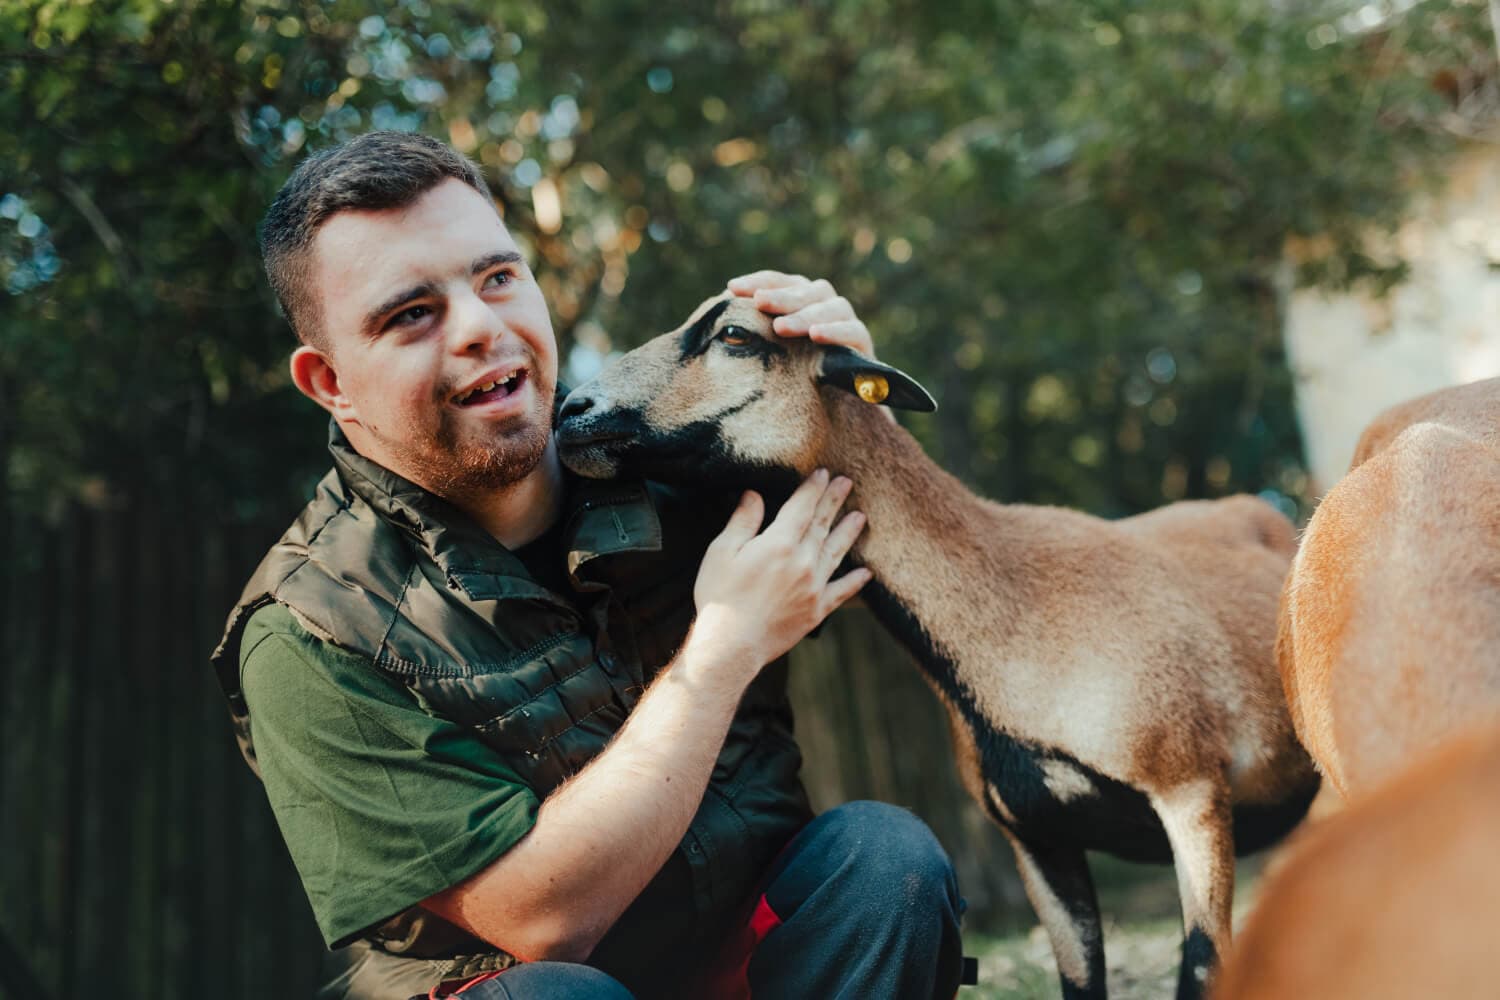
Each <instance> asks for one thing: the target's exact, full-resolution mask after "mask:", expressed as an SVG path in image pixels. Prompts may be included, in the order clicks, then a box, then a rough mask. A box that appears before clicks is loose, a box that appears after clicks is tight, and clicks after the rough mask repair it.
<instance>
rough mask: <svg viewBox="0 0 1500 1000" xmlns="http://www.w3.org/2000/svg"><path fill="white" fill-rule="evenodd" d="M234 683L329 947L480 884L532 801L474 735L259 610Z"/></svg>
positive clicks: (279, 611)
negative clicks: (461, 886)
mask: <svg viewBox="0 0 1500 1000" xmlns="http://www.w3.org/2000/svg"><path fill="white" fill-rule="evenodd" d="M240 648H241V649H242V650H243V651H244V652H243V654H242V655H241V657H240V684H241V686H242V688H243V690H244V694H245V701H246V703H247V704H248V705H249V708H250V728H251V734H252V738H253V739H254V741H255V747H256V757H257V760H258V763H259V765H260V773H261V778H262V779H263V781H264V782H265V787H266V795H267V797H268V798H269V799H270V800H271V809H272V811H273V812H274V813H275V815H276V822H277V824H278V825H279V826H280V827H281V833H282V836H283V837H284V838H285V839H286V844H287V849H288V850H289V851H290V852H291V855H292V861H293V862H294V863H295V864H296V866H297V871H298V873H299V874H300V875H301V877H302V885H303V887H304V888H305V889H306V891H307V898H308V900H309V902H311V903H312V909H313V915H314V916H315V917H316V919H317V922H318V927H319V929H320V930H321V931H322V932H323V938H324V940H325V941H326V942H327V943H328V945H329V947H339V946H341V945H343V944H346V943H348V942H349V941H350V940H352V939H353V938H355V937H358V936H359V935H360V933H361V932H363V931H365V930H366V929H368V928H370V927H372V926H375V925H377V924H380V923H382V922H384V921H385V920H387V919H389V918H390V917H392V916H395V915H396V914H397V913H400V912H401V911H403V910H405V909H407V908H408V907H410V906H412V905H414V904H416V903H418V902H421V901H422V900H423V899H426V898H427V897H429V896H431V895H433V894H434V893H437V892H440V891H442V890H443V889H446V888H448V887H449V886H452V885H454V884H455V883H457V882H460V881H462V880H463V879H465V878H467V877H468V876H470V875H472V874H474V873H475V872H478V871H479V870H480V869H482V868H484V867H485V866H486V865H488V864H489V863H490V862H492V861H494V860H495V859H496V858H498V857H499V856H500V855H501V854H503V853H505V851H507V850H508V849H509V848H510V847H511V846H512V845H514V844H515V843H516V842H517V841H518V840H520V839H521V838H522V837H524V836H525V835H526V833H527V831H529V830H530V829H531V827H532V824H533V823H535V821H536V812H537V807H538V805H539V801H538V799H537V797H536V795H535V794H534V793H533V792H532V791H531V790H530V789H529V788H527V787H526V786H525V785H523V784H522V783H521V781H520V779H519V777H518V776H517V775H516V773H515V772H514V771H512V770H511V769H509V768H507V767H506V766H505V765H504V764H503V763H502V762H501V759H500V758H499V756H498V755H496V754H495V752H494V751H493V750H491V749H489V748H488V747H487V746H485V745H484V744H483V743H482V742H480V740H479V739H478V737H476V736H475V735H474V734H473V733H472V732H471V731H469V730H467V729H465V728H464V727H462V726H459V725H457V724H455V723H453V722H449V721H447V720H446V719H440V718H436V717H434V716H432V715H429V714H428V713H427V712H425V711H423V709H422V708H421V707H420V706H419V705H418V703H417V700H416V698H415V696H414V695H413V694H412V693H411V692H410V691H409V690H407V688H406V687H404V686H403V685H402V684H401V683H399V682H398V681H396V680H394V679H392V678H391V677H389V676H388V675H386V674H385V673H383V672H382V671H380V670H379V669H378V668H376V667H375V666H374V665H373V664H372V663H371V662H370V660H369V659H367V658H366V657H363V656H360V655H358V654H356V653H350V652H348V651H346V650H342V649H339V648H338V647H336V646H333V645H331V644H329V643H326V642H323V641H322V640H320V639H318V638H316V637H315V636H313V635H311V634H309V633H308V632H307V631H306V630H305V629H303V628H302V627H301V626H300V625H298V624H297V621H296V619H295V618H294V617H293V616H292V614H291V612H290V611H288V610H287V609H286V608H284V607H282V606H281V605H270V606H267V607H265V608H262V609H261V610H259V611H257V612H256V613H255V614H254V616H253V617H251V619H250V621H249V623H248V624H247V625H246V628H245V635H244V641H243V643H242V645H241V647H240Z"/></svg>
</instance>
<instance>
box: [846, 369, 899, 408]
mask: <svg viewBox="0 0 1500 1000" xmlns="http://www.w3.org/2000/svg"><path fill="white" fill-rule="evenodd" d="M854 391H855V392H857V393H859V398H860V399H863V400H864V401H865V402H866V403H884V402H885V397H887V396H889V395H890V394H891V384H890V383H889V382H887V381H886V380H885V376H884V375H856V376H854Z"/></svg>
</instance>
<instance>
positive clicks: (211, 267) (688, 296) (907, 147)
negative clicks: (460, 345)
mask: <svg viewBox="0 0 1500 1000" xmlns="http://www.w3.org/2000/svg"><path fill="white" fill-rule="evenodd" d="M1367 10H1369V11H1377V10H1378V9H1377V8H1375V7H1370V8H1359V9H1355V8H1346V7H1343V6H1329V5H1324V4H1318V5H1311V6H1308V5H1301V6H1299V5H1284V4H1281V5H1273V4H1254V3H1250V4H1247V3H1242V2H1239V0H1193V2H1188V3H1181V4H1170V5H1167V4H1146V3H1140V2H1135V0H1097V2H1091V3H1079V2H1053V3H1037V2H1024V0H993V2H990V3H974V2H957V3H952V4H921V3H916V2H900V0H874V2H854V0H822V2H816V3H805V4H792V3H788V2H783V0H720V2H717V3H715V4H712V5H696V6H691V7H689V6H683V7H681V9H677V8H675V7H674V5H660V4H647V3H644V2H639V0H590V2H582V0H571V2H553V3H545V4H544V3H541V2H504V3H482V4H481V3H467V2H455V3H438V2H435V0H434V2H428V0H404V2H401V3H395V4H390V5H378V6H373V5H366V4H361V3H356V2H353V0H328V2H314V0H252V2H244V3H240V2H231V0H92V2H73V0H20V2H15V0H12V2H11V3H8V4H6V5H4V6H3V7H0V73H3V74H4V76H5V93H6V97H5V98H4V100H3V103H0V163H4V164H5V165H6V166H5V167H4V168H3V169H4V173H3V174H0V198H3V199H4V200H0V283H3V284H4V285H5V286H6V292H7V295H6V300H5V308H4V312H3V315H0V338H3V339H0V447H3V448H4V449H5V450H6V451H7V452H8V455H7V456H5V457H6V465H5V468H6V474H7V480H8V486H9V491H10V494H11V495H12V496H14V497H17V498H18V499H19V502H20V504H21V505H22V506H24V507H28V508H39V507H43V506H45V505H47V504H49V503H53V502H55V501H57V500H59V499H62V498H66V497H72V496H78V495H83V496H91V497H95V498H108V497H110V496H115V495H120V494H122V493H130V494H144V495H148V496H150V495H168V494H172V495H178V496H186V497H190V498H192V499H193V500H194V501H195V502H198V503H202V504H209V505H217V506H219V507H222V508H223V509H224V510H226V511H228V512H230V513H232V514H242V515H248V514H251V513H254V512H255V511H257V510H261V509H265V508H267V507H269V508H271V509H287V510H290V509H292V508H293V507H294V505H295V498H296V496H297V495H299V494H300V493H301V492H302V491H303V490H304V489H305V488H306V486H307V484H308V482H309V481H310V480H311V478H312V477H313V476H314V475H315V474H316V473H317V471H318V470H319V469H320V468H321V467H322V466H323V465H324V460H323V458H322V457H321V455H320V444H321V431H320V426H321V421H320V419H319V418H318V416H317V415H316V414H315V412H314V411H313V410H312V408H311V406H310V405H309V404H304V403H302V402H301V401H300V400H299V399H298V398H296V397H295V393H294V392H293V391H292V390H291V389H290V387H289V385H288V383H287V379H286V376H285V374H284V368H285V364H284V360H285V355H286V353H287V352H288V349H289V347H290V334H289V332H288V331H287V330H286V327H285V324H284V323H283V322H282V321H281V320H280V319H279V318H278V317H277V316H276V314H275V311H274V304H273V302H272V300H271V297H270V294H269V292H268V290H267V289H266V287H265V285H264V280H263V278H262V276H261V274H260V271H259V261H258V255H257V252H256V248H255V240H254V230H255V225H256V223H257V221H258V219H259V217H260V215H261V213H262V212H263V210H264V208H265V206H266V204H267V203H268V202H269V200H270V197H271V195H272V194H273V193H274V191H275V190H276V188H277V187H278V185H279V184H280V182H281V180H282V179H283V178H284V177H285V175H286V173H287V172H288V171H289V170H290V168H291V166H292V165H293V164H294V163H295V162H296V160H297V158H298V157H299V156H300V155H302V153H303V152H304V151H305V150H306V149H308V148H313V147H321V146H324V145H327V144H329V143H332V142H335V141H338V140H339V139H341V138H344V137H347V136H349V135H353V134H356V133H358V132H361V131H364V130H366V129H369V128H415V129H422V130H425V131H429V132H432V133H434V134H437V135H440V136H443V137H445V138H447V139H449V140H450V141H451V142H453V143H454V144H455V145H456V146H458V147H459V148H460V149H462V150H464V151H466V152H469V153H471V154H472V155H474V156H475V157H476V158H477V159H478V160H479V161H480V162H481V163H482V164H483V166H484V167H485V170H486V173H487V175H488V176H489V178H490V180H491V183H492V185H493V186H494V188H495V192H496V195H497V199H498V201H499V202H500V204H501V205H502V206H503V209H504V211H505V214H506V219H507V222H508V223H509V224H510V226H511V227H512V229H513V230H514V231H515V232H516V233H517V236H518V238H519V239H520V240H521V242H522V244H523V246H525V247H526V248H527V249H528V250H530V251H531V252H532V254H533V258H534V261H535V267H536V270H537V273H538V275H539V278H540V280H541V281H542V282H543V283H544V286H545V288H546V291H547V294H548V298H549V301H550V302H551V303H552V306H553V310H554V317H555V320H556V324H557V328H558V332H559V337H560V339H561V340H562V342H563V345H564V349H565V350H567V349H569V348H572V349H573V355H572V358H573V362H574V374H575V376H577V375H585V374H587V373H588V371H589V370H590V367H591V365H596V364H597V362H598V360H599V358H600V357H601V356H603V355H605V354H607V353H608V352H609V351H610V350H613V349H621V348H625V347H628V346H631V345H634V344H636V343H639V342H640V341H642V340H644V339H645V338H646V337H647V336H649V335H651V334H653V333H655V332H658V331H660V330H663V329H667V328H669V327H670V326H672V325H675V323H676V322H678V321H679V320H680V318H681V317H683V316H684V315H686V313H687V312H688V310H689V309H690V308H691V307H692V305H694V304H695V303H696V302H697V301H698V300H699V299H701V298H702V297H703V296H705V295H707V294H710V293H712V292H713V291H714V290H715V289H717V288H719V287H721V285H722V282H723V281H724V280H725V279H726V278H728V277H729V276H731V275H733V274H736V273H741V272H744V271H748V270H752V269H755V268H758V267H776V268H780V269H784V270H791V271H799V272H802V273H806V274H810V275H822V276H826V277H828V278H829V279H830V280H832V281H833V282H834V283H835V285H836V286H837V287H839V289H840V290H841V291H843V292H844V293H845V294H846V295H847V296H848V297H849V298H850V299H851V301H853V302H854V304H855V306H856V308H858V309H859V310H860V312H861V314H862V315H863V316H864V317H865V318H866V320H867V322H868V323H869V324H870V326H871V327H872V329H873V330H874V332H875V335H876V342H877V345H878V346H879V349H880V352H881V354H882V356H883V357H885V358H887V359H889V360H891V361H892V362H894V363H896V364H899V365H901V366H903V367H905V368H906V369H908V370H910V371H911V372H912V373H913V374H914V375H916V376H917V377H918V378H920V379H921V380H922V381H924V382H925V383H927V384H928V385H929V386H931V387H932V388H933V390H934V391H935V393H936V394H937V395H938V396H939V398H940V401H941V403H942V406H943V409H942V410H941V411H940V413H939V414H938V415H937V417H935V418H924V419H922V420H920V421H913V422H912V426H913V427H914V428H915V430H916V431H917V433H919V434H920V435H921V436H923V438H924V440H925V442H926V443H927V445H928V446H929V448H930V449H931V450H932V451H933V452H934V453H935V455H936V456H937V457H938V458H939V459H940V460H941V461H943V462H944V463H945V464H947V465H948V466H949V467H951V468H953V469H955V470H956V471H958V472H959V473H960V474H962V475H963V476H965V477H966V478H967V479H968V480H970V481H971V482H972V483H974V484H975V485H976V486H978V487H980V488H982V489H984V490H986V491H988V492H990V493H991V494H993V495H998V496H1002V497H1006V498H1011V499H1036V500H1042V501H1050V502H1067V503H1073V504H1078V505H1081V506H1084V507H1088V508H1091V509H1094V510H1098V511H1101V512H1107V513H1123V512H1127V511H1131V510H1136V509H1141V508H1144V507H1148V506H1151V505H1154V504H1156V503H1159V502H1161V500H1162V499H1164V498H1174V497H1177V496H1182V495H1211V494H1216V493H1221V492H1227V491H1230V490H1236V489H1252V490H1261V489H1267V488H1270V489H1275V490H1279V491H1281V492H1283V493H1286V494H1290V495H1293V496H1296V495H1297V494H1298V493H1299V492H1300V490H1301V488H1302V486H1301V484H1302V482H1303V481H1304V479H1305V477H1303V476H1302V475H1301V472H1300V465H1299V447H1298V443H1297V437H1296V429H1295V421H1294V418H1293V414H1292V407H1291V398H1290V389H1289V376H1288V374H1287V372H1286V369H1285V365H1284V364H1283V361H1282V356H1281V348H1280V336H1279V335H1280V315H1279V305H1278V276H1279V275H1280V274H1281V273H1282V269H1283V267H1284V264H1283V260H1284V254H1283V248H1284V246H1285V243H1286V240H1287V238H1288V237H1294V236H1295V237H1306V238H1316V239H1317V240H1318V242H1319V246H1321V247H1323V248H1325V252H1323V253H1321V254H1320V255H1319V257H1318V258H1317V260H1316V262H1315V264H1314V265H1311V266H1309V267H1308V268H1307V269H1306V272H1305V273H1304V274H1303V275H1302V278H1303V279H1304V280H1308V281H1314V282H1318V283H1322V284H1327V285H1330V286H1338V285H1342V284H1348V283H1350V282H1353V281H1359V280H1374V281H1376V282H1385V283H1389V282H1391V281H1394V280H1398V279H1399V277H1400V274H1401V271H1400V264H1399V262H1391V261H1381V262H1376V261H1375V260H1373V259H1372V258H1371V257H1370V256H1369V255H1367V254H1366V253H1365V252H1364V246H1365V241H1366V239H1367V237H1368V235H1369V234H1370V233H1379V232H1382V231H1386V230H1389V229H1390V228H1391V227H1392V226H1393V225H1394V224H1395V222H1396V221H1397V220H1398V219H1399V218H1400V216H1401V213H1402V211H1403V209H1404V207H1405V204H1406V200H1407V198H1408V196H1409V195H1410V194H1411V193H1412V192H1413V191H1414V190H1417V189H1418V188H1419V187H1420V185H1421V183H1423V182H1424V179H1425V178H1430V177H1432V176H1433V175H1434V169H1435V168H1436V167H1437V166H1439V165H1440V164H1441V162H1442V156H1443V155H1444V153H1445V152H1446V151H1447V150H1448V149H1449V148H1450V146H1451V143H1452V141H1453V140H1452V139H1451V138H1450V137H1448V136H1447V135H1446V134H1445V133H1443V132H1442V131H1441V130H1440V129H1438V128H1437V127H1436V123H1438V122H1439V121H1440V120H1441V117H1442V115H1443V114H1444V113H1445V112H1446V111H1447V110H1448V108H1447V105H1446V104H1445V100H1446V98H1445V95H1444V94H1443V92H1442V91H1441V89H1439V88H1434V87H1433V86H1432V85H1431V81H1432V80H1433V79H1434V77H1435V76H1436V75H1438V74H1442V73H1449V74H1472V73H1473V72H1474V71H1475V68H1476V67H1479V68H1483V67H1486V66H1487V65H1488V62H1489V61H1492V59H1493V50H1492V48H1491V46H1492V44H1493V40H1492V38H1491V37H1490V36H1489V34H1488V25H1487V21H1486V17H1485V12H1484V8H1483V6H1482V5H1481V4H1477V3H1468V4H1463V3H1459V4H1454V5H1425V6H1419V7H1417V8H1415V9H1413V10H1410V11H1407V12H1406V13H1404V14H1401V15H1399V16H1396V15H1392V16H1391V17H1390V18H1389V19H1388V20H1385V21H1380V20H1379V18H1370V16H1369V15H1368V14H1367V13H1365V11H1367Z"/></svg>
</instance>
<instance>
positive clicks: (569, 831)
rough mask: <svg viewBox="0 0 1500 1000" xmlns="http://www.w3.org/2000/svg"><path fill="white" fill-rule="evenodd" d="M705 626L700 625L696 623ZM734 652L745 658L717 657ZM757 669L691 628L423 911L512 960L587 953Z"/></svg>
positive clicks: (643, 880) (706, 763)
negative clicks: (493, 847)
mask: <svg viewBox="0 0 1500 1000" xmlns="http://www.w3.org/2000/svg"><path fill="white" fill-rule="evenodd" d="M700 625H701V623H700ZM732 657H738V658H739V659H740V660H741V662H725V661H726V659H728V658H732ZM747 666H748V667H758V665H755V664H749V665H747V664H745V663H744V662H743V656H742V654H735V653H732V652H730V651H726V650H721V649H716V648H714V643H713V641H712V638H711V637H709V636H706V635H704V634H703V631H702V630H701V629H700V627H699V626H697V625H695V627H694V634H693V635H690V636H689V639H688V641H687V642H686V643H685V644H684V645H683V649H682V651H681V652H680V653H679V654H678V656H677V657H676V658H675V659H674V660H673V661H672V663H671V664H669V665H668V666H667V668H666V669H664V670H663V671H662V673H661V674H660V676H658V678H657V679H656V681H655V682H654V683H653V684H652V685H651V687H650V688H649V689H648V690H647V692H646V694H645V696H644V697H643V698H642V699H641V701H640V703H639V704H638V705H637V706H636V707H635V709H634V710H633V711H632V712H631V715H630V718H629V720H628V721H627V722H626V724H625V725H624V726H623V727H622V728H621V730H620V732H619V734H618V735H616V737H615V738H614V739H613V740H612V741H611V742H610V744H609V745H608V746H607V747H606V748H605V749H604V751H603V752H602V753H600V754H599V756H598V757H596V758H594V760H593V761H591V762H590V763H589V764H588V766H587V767H585V768H584V769H583V770H582V771H580V772H579V773H578V774H576V775H574V776H573V777H572V778H571V779H569V780H568V781H567V782H565V783H564V784H563V785H561V786H560V787H559V788H558V789H557V790H556V791H555V792H553V794H552V795H551V796H549V797H548V798H547V800H546V801H545V802H543V803H542V806H541V809H540V811H539V812H538V813H537V820H536V825H535V826H534V827H533V828H532V829H531V831H530V832H529V833H528V834H527V835H526V837H525V838H523V839H522V840H520V841H519V842H518V843H516V844H515V846H513V847H512V848H511V849H510V850H509V851H507V852H506V853H505V854H504V855H502V856H501V857H500V858H499V859H498V860H497V861H495V862H494V863H493V864H491V865H490V866H489V867H487V868H485V869H484V870H483V871H481V872H479V873H478V874H476V875H474V876H473V877H471V878H469V879H467V880H465V881H464V882H461V883H459V884H458V885H456V886H454V887H453V888H451V889H448V890H446V891H445V892H442V893H439V894H438V895H437V896H434V897H432V898H431V899H429V900H428V901H427V904H426V905H427V906H428V908H429V909H432V910H434V911H435V912H437V913H438V914H440V915H441V916H443V917H445V918H447V919H449V920H452V921H454V922H456V923H458V924H460V925H462V926H464V927H466V928H468V929H469V930H470V931H471V932H473V933H475V934H477V935H478V936H480V937H482V938H484V939H486V940H488V941H490V942H491V943H492V944H495V945H496V946H498V947H501V948H504V949H505V950H506V951H508V952H510V953H511V954H513V955H516V956H517V957H518V958H522V959H526V960H531V961H534V960H539V959H561V960H565V961H566V960H571V961H581V960H582V959H584V958H587V957H588V955H589V953H590V952H591V951H592V950H593V948H594V946H595V945H596V944H597V943H598V941H599V939H600V938H601V937H603V936H604V934H605V932H606V931H608V930H609V928H610V927H611V926H612V925H613V924H614V922H615V920H616V919H618V918H619V916H620V914H621V913H623V912H624V910H625V908H626V907H627V906H629V905H630V903H631V901H632V900H634V899H635V897H636V896H637V895H639V894H640V892H641V890H642V889H644V888H645V886H646V884H647V883H648V882H650V881H651V879H652V878H653V877H654V876H655V874H656V873H657V872H658V871H659V870H660V869H661V867H662V865H663V864H665V863H666V861H667V858H668V857H669V856H670V855H671V853H672V851H673V849H674V848H675V847H676V846H677V844H678V843H679V842H680V841H681V839H682V835H683V833H684V832H685V831H686V830H687V828H688V824H689V823H691V822H692V818H693V815H694V814H695V813H696V812H697V809H698V805H699V803H700V802H701V801H702V799H703V792H704V789H705V788H706V787H707V785H708V779H709V776H710V774H712V772H713V766H714V762H715V760H716V759H717V758H718V754H719V750H720V748H721V747H722V745H723V743H724V737H725V734H726V733H727V732H728V729H729V723H730V721H731V720H732V719H733V717H734V712H735V709H736V707H737V706H738V704H739V700H740V697H741V696H742V695H743V693H744V690H745V687H746V686H747V684H748V682H749V680H750V679H751V678H752V677H754V674H755V670H754V669H747Z"/></svg>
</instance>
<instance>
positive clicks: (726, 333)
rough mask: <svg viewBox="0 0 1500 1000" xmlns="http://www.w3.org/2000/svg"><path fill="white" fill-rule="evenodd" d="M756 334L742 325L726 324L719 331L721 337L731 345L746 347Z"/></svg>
mask: <svg viewBox="0 0 1500 1000" xmlns="http://www.w3.org/2000/svg"><path fill="white" fill-rule="evenodd" d="M753 336H755V335H754V334H753V333H751V332H750V331H749V330H746V329H745V328H744V327H742V326H726V327H725V328H724V329H722V330H720V331H719V339H720V340H721V341H723V342H724V343H725V344H728V345H729V346H730V347H744V346H745V345H746V344H748V343H750V339H751V338H752V337H753Z"/></svg>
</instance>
